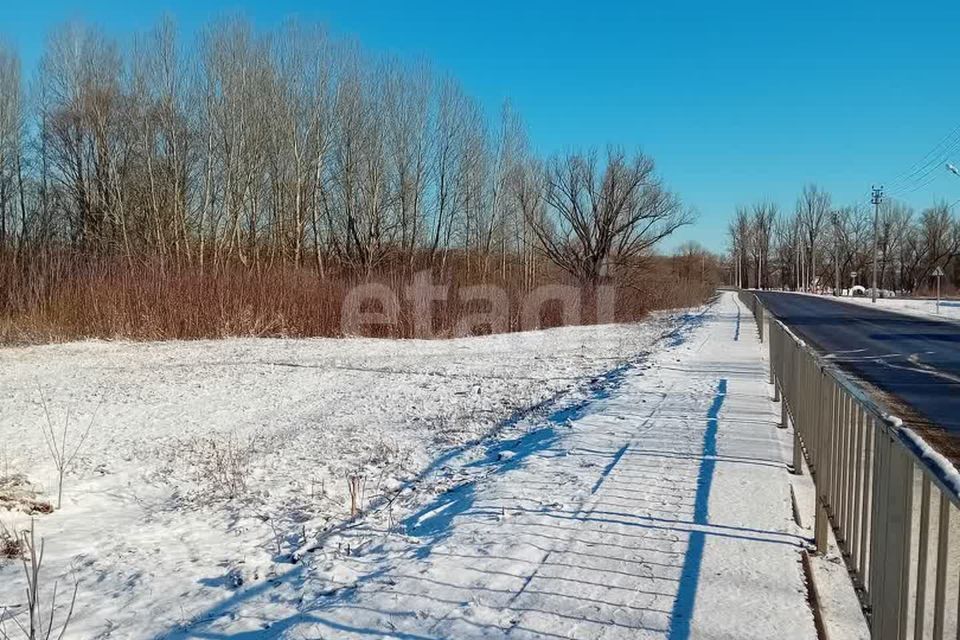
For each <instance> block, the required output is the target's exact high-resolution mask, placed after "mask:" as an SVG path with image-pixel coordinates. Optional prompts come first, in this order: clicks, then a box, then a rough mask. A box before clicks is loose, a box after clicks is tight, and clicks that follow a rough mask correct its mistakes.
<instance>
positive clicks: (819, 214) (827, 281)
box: [727, 184, 960, 293]
mask: <svg viewBox="0 0 960 640" xmlns="http://www.w3.org/2000/svg"><path fill="white" fill-rule="evenodd" d="M875 217H876V222H877V224H876V233H874V218H875ZM728 235H729V243H730V245H729V246H730V261H729V264H728V267H727V271H728V281H729V282H731V283H732V284H735V285H737V286H743V287H759V288H785V289H795V290H813V289H817V290H833V289H841V290H842V289H848V288H850V287H851V286H853V285H856V284H858V285H861V286H864V287H866V288H868V289H869V288H870V287H871V285H872V273H873V256H874V244H875V243H876V249H877V251H876V254H877V286H878V288H880V289H884V290H889V291H895V292H902V293H918V292H926V291H929V290H930V289H931V288H932V287H933V286H934V282H933V280H932V274H933V273H934V272H935V270H936V269H937V268H938V267H939V268H941V269H943V271H944V273H945V274H946V278H945V279H944V283H945V284H946V285H948V286H952V287H954V288H957V287H960V260H958V255H960V218H958V216H957V215H956V214H955V213H954V212H953V211H952V209H951V207H950V206H949V205H948V204H947V203H945V202H937V203H934V204H933V205H931V206H930V207H927V208H925V209H923V210H921V211H919V212H918V211H915V210H914V209H913V208H911V207H909V206H908V205H906V204H905V203H903V202H900V201H897V200H895V199H887V200H884V201H883V202H881V204H880V207H879V211H878V212H877V211H875V210H874V207H873V206H871V205H870V204H868V203H859V204H855V205H850V206H835V205H834V204H833V199H832V198H831V195H830V193H829V192H827V191H825V190H823V189H822V188H820V187H818V186H816V185H812V184H811V185H807V186H805V187H804V188H803V190H802V191H801V193H800V195H799V197H798V198H797V201H796V205H795V207H794V209H793V212H792V213H784V212H781V211H780V209H779V207H777V205H775V204H773V203H771V202H768V201H760V202H757V203H755V204H753V205H752V206H749V207H739V208H738V209H737V210H736V212H735V214H734V216H733V219H732V221H731V222H730V224H729V227H728Z"/></svg>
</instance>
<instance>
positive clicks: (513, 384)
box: [0, 314, 694, 638]
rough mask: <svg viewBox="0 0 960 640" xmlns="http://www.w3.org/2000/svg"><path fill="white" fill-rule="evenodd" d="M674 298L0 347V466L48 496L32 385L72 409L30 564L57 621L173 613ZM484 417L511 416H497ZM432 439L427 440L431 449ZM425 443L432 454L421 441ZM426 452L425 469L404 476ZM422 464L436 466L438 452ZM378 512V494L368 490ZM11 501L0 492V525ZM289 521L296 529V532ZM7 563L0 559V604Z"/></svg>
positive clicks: (496, 422)
mask: <svg viewBox="0 0 960 640" xmlns="http://www.w3.org/2000/svg"><path fill="white" fill-rule="evenodd" d="M692 317H694V316H693V315H682V314H673V315H671V314H662V315H658V316H654V317H652V318H650V319H649V320H648V321H646V322H644V323H641V324H637V325H607V326H600V327H570V328H563V329H555V330H548V331H540V332H531V333H524V334H511V335H499V336H490V337H482V338H469V339H461V340H448V341H385V340H384V341H381V340H363V339H356V340H225V341H198V342H169V343H154V344H140V343H108V342H81V343H71V344H63V345H50V346H41V347H26V348H13V349H4V350H0V389H3V394H2V395H0V475H2V476H3V477H7V478H10V477H17V474H24V475H25V476H26V480H27V481H28V482H29V484H24V483H23V482H21V483H20V486H19V488H18V489H19V491H20V493H21V494H26V495H29V494H31V493H32V492H34V491H35V492H36V493H37V495H36V499H38V500H41V501H49V502H55V501H56V496H55V493H56V491H55V486H56V472H55V469H54V468H53V464H52V462H51V460H50V456H49V454H48V452H47V450H46V447H45V444H44V438H43V435H42V425H43V424H45V417H44V411H43V408H42V405H41V402H40V397H41V393H42V394H43V396H44V397H45V398H46V403H47V405H48V407H49V409H50V414H51V418H52V424H53V425H54V429H55V430H57V431H58V432H59V429H60V428H61V426H62V424H63V423H64V421H65V420H66V419H67V414H68V413H69V424H70V425H71V426H70V429H71V431H70V433H69V434H68V441H70V442H75V441H77V440H78V438H79V436H80V435H81V434H82V433H83V431H84V429H85V428H86V425H87V424H89V422H90V420H91V419H92V425H93V426H92V427H91V429H90V432H89V436H88V438H87V439H86V441H85V442H84V444H83V447H82V449H81V451H80V454H79V456H78V459H77V462H76V464H75V466H74V467H75V468H73V469H72V471H71V473H69V474H68V475H67V478H66V481H65V489H64V498H63V507H62V509H59V510H57V511H55V512H54V513H53V514H50V515H39V516H37V518H36V527H37V533H38V535H42V536H43V537H44V538H45V539H46V546H47V550H46V555H45V560H44V566H45V570H44V571H45V575H47V576H48V580H49V581H51V582H52V580H54V579H59V580H60V581H61V583H67V584H72V582H73V581H74V580H77V581H79V585H80V587H79V596H78V604H77V611H76V614H75V617H74V622H73V625H72V627H71V630H70V633H68V637H77V638H97V637H100V638H105V637H114V638H151V637H156V636H158V635H162V634H164V633H165V632H168V631H170V630H172V629H178V628H186V627H189V625H190V624H191V622H193V621H196V620H197V619H198V618H202V617H203V616H204V615H205V612H209V611H210V610H211V609H214V608H216V606H217V604H218V603H219V602H221V601H222V600H224V599H228V598H230V597H232V596H233V595H235V593H237V591H236V590H237V588H238V587H239V589H240V590H241V591H244V592H246V591H249V590H257V589H261V588H267V587H268V586H269V585H272V584H274V583H275V582H276V580H277V579H279V578H278V576H280V575H282V574H284V573H286V572H288V570H289V569H290V567H291V566H292V565H291V564H290V562H291V556H292V555H293V554H294V552H295V551H297V550H302V548H304V547H310V546H311V545H312V544H313V541H316V540H318V539H320V538H321V537H322V536H323V533H324V532H325V531H328V530H330V529H333V528H336V527H340V526H342V525H343V524H344V522H345V521H347V520H348V519H349V518H350V507H349V505H350V498H349V494H348V481H347V476H349V475H352V476H355V477H357V478H358V481H357V482H358V488H359V494H360V495H358V496H357V498H358V501H360V502H362V504H361V505H359V506H361V507H363V508H370V507H371V505H374V506H375V505H383V504H384V503H385V502H386V501H387V500H389V499H391V498H392V499H395V500H397V498H396V496H397V492H398V490H401V489H402V491H401V492H400V493H401V494H402V495H400V498H399V500H398V502H399V501H404V500H408V499H410V496H414V495H418V494H420V493H424V492H425V491H426V492H428V493H431V495H432V489H431V487H432V486H437V485H439V486H444V485H445V484H447V483H449V482H452V480H451V479H450V478H448V477H446V476H445V475H444V473H445V472H444V471H442V469H443V468H444V466H445V463H446V461H448V460H452V459H453V458H454V457H458V458H459V459H462V460H469V459H470V458H471V457H473V458H476V457H478V456H482V455H484V451H483V450H482V448H481V447H468V448H466V449H465V450H461V449H460V448H461V447H463V445H466V444H468V443H472V442H476V441H477V440H478V439H480V438H483V437H485V436H487V435H489V434H490V433H491V432H493V431H495V430H496V429H497V427H498V426H502V425H503V423H504V420H506V419H508V418H510V417H511V416H513V415H514V414H515V413H516V412H517V411H518V410H521V409H524V408H530V407H535V406H537V405H539V404H541V403H548V404H550V406H551V407H552V409H553V410H556V409H558V408H560V407H563V406H571V405H575V404H576V403H577V402H579V401H580V400H581V399H582V398H583V397H585V396H586V395H589V394H591V393H594V392H595V387H596V385H597V384H599V382H595V383H594V385H593V387H594V389H591V380H592V379H594V378H596V376H599V375H601V374H603V373H605V372H609V371H612V370H616V369H617V368H618V367H621V366H622V365H624V364H625V363H627V362H630V361H634V360H635V359H636V358H637V356H638V355H639V354H642V353H644V352H647V351H649V350H650V349H652V348H653V347H654V345H655V343H656V342H657V341H658V339H660V338H661V337H663V336H664V335H665V334H670V333H671V332H672V331H674V330H675V329H676V327H677V326H678V325H683V324H684V323H688V322H690V321H691V318H692ZM507 427H508V428H507V429H505V430H504V435H505V436H506V435H509V434H510V433H512V432H514V431H516V430H518V429H521V428H522V425H521V424H520V423H519V421H513V422H510V421H508V423H507ZM445 452H446V453H445ZM441 454H445V455H443V456H442V455H441ZM428 470H432V471H433V473H431V474H429V476H428V478H427V479H426V480H421V476H422V475H423V474H424V473H425V472H426V471H428ZM438 470H439V471H438ZM381 513H387V514H388V515H387V516H385V517H388V518H389V517H392V516H390V515H389V513H392V506H391V508H382V509H381ZM26 519H27V516H26V515H25V514H24V513H22V512H19V511H10V510H3V509H0V521H2V523H3V524H4V525H5V526H7V527H8V528H11V529H12V528H16V527H22V526H24V524H25V522H26ZM305 541H306V544H305ZM20 571H21V569H20V567H19V566H18V565H17V564H16V563H13V562H10V561H2V560H0V610H2V609H3V608H9V609H10V610H12V611H16V610H17V606H18V605H19V604H21V600H22V593H23V582H22V576H21V575H20Z"/></svg>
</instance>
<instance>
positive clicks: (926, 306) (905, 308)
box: [837, 297, 960, 320]
mask: <svg viewBox="0 0 960 640" xmlns="http://www.w3.org/2000/svg"><path fill="white" fill-rule="evenodd" d="M837 299H838V300H841V301H843V302H849V303H851V304H860V305H868V306H872V305H873V302H871V301H870V298H861V297H853V298H851V297H842V298H837ZM876 307H877V308H878V309H886V310H889V311H897V312H899V313H906V314H909V315H912V316H918V317H920V318H927V319H930V320H960V300H941V301H940V313H939V314H938V313H937V301H936V300H927V299H921V298H878V299H877V302H876Z"/></svg>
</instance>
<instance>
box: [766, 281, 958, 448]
mask: <svg viewBox="0 0 960 640" xmlns="http://www.w3.org/2000/svg"><path fill="white" fill-rule="evenodd" d="M759 296H760V299H761V301H762V302H763V305H764V306H765V307H766V308H767V309H768V310H769V311H770V312H771V313H773V314H774V315H775V316H777V317H778V318H779V319H780V320H782V321H783V322H784V323H786V324H787V325H788V326H789V327H790V328H791V329H792V330H793V331H794V333H796V334H797V335H799V336H801V337H802V338H803V339H804V340H806V341H808V342H809V343H811V344H813V345H814V346H816V347H818V348H819V349H820V350H821V351H822V352H824V353H825V354H828V356H829V357H831V358H832V359H834V361H835V362H836V363H837V364H838V365H839V366H840V367H842V368H843V369H844V370H846V371H848V372H849V373H851V374H853V375H854V376H856V377H858V378H860V379H862V380H864V381H866V382H868V383H869V384H871V385H873V386H874V387H876V388H877V389H879V390H880V391H882V392H883V393H885V394H887V395H888V396H890V398H889V400H892V401H893V402H894V403H895V404H900V405H902V407H901V408H906V409H907V410H908V411H907V414H908V415H906V416H904V417H905V418H906V419H907V420H908V421H910V420H912V421H914V422H917V421H919V422H923V421H927V422H929V423H932V425H934V426H937V427H940V428H942V429H944V430H945V431H946V432H948V436H947V437H946V438H945V442H943V443H942V444H944V445H946V446H947V448H948V449H949V450H948V451H944V453H945V454H947V455H949V456H950V457H951V458H954V459H955V460H956V459H957V454H958V453H960V325H958V324H957V323H953V322H938V321H935V320H925V319H923V318H918V317H911V316H906V315H902V314H899V313H891V312H889V311H881V310H879V309H874V308H870V307H865V306H859V305H852V304H848V303H845V302H838V301H835V300H831V299H829V298H821V297H817V296H810V295H799V294H793V293H780V292H761V293H759ZM910 413H913V414H914V415H909V414H910Z"/></svg>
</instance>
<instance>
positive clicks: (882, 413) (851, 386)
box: [751, 292, 960, 508]
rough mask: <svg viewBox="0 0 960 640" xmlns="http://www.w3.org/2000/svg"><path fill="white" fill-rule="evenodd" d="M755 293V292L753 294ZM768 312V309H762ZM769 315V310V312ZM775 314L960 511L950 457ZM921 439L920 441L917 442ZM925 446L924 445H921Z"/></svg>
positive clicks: (958, 476) (957, 476)
mask: <svg viewBox="0 0 960 640" xmlns="http://www.w3.org/2000/svg"><path fill="white" fill-rule="evenodd" d="M751 293H752V292H751ZM752 296H753V298H754V301H755V302H754V304H757V305H759V306H761V307H763V302H762V301H761V300H760V297H759V296H758V295H757V294H756V293H752ZM763 308H764V309H766V307H763ZM768 313H769V311H768ZM771 315H772V318H771V319H772V320H774V321H775V322H776V323H777V325H779V326H780V327H781V328H782V329H783V330H784V331H785V332H786V333H787V335H789V336H790V337H791V338H792V339H793V340H795V341H796V342H797V343H798V344H799V345H800V346H801V347H802V348H804V349H806V350H807V351H808V353H809V354H810V355H811V356H812V357H813V359H814V360H815V362H816V363H817V365H818V366H819V367H820V369H821V370H822V371H823V372H824V373H826V374H828V375H830V376H831V377H832V378H833V379H834V380H835V381H836V382H837V383H838V384H839V385H840V386H842V387H843V388H844V389H845V390H846V391H847V392H848V393H849V394H850V395H851V396H853V397H854V398H855V399H856V400H857V402H858V403H859V404H860V405H861V406H862V407H863V408H864V409H866V410H867V411H868V412H869V413H871V414H872V415H873V416H874V417H875V418H877V419H879V423H878V424H880V425H882V426H883V428H885V429H886V430H887V431H888V432H889V433H890V434H891V435H894V436H896V439H897V441H898V442H899V443H900V444H901V445H902V446H903V447H904V448H905V449H906V451H907V454H908V455H909V456H910V457H911V458H912V459H913V461H914V462H915V463H916V464H917V466H918V467H919V468H920V469H922V470H923V472H924V473H925V474H926V475H927V476H929V478H930V480H932V481H933V482H934V483H936V485H937V486H938V487H939V488H940V490H941V491H943V492H944V494H945V495H946V496H947V497H948V498H949V499H950V501H951V502H952V503H953V504H954V505H955V506H957V507H958V508H960V472H958V471H957V469H956V467H955V466H954V465H953V463H951V462H950V461H949V460H948V459H947V458H945V457H944V456H942V455H941V454H939V453H937V452H936V450H934V449H933V447H931V446H930V444H929V443H928V442H927V441H926V440H924V439H923V436H921V435H920V434H918V433H916V432H915V431H913V430H912V429H908V428H907V427H905V426H904V425H903V420H902V419H901V418H900V417H898V416H896V415H894V414H893V413H892V412H890V411H886V410H885V407H883V406H882V405H881V404H880V403H879V402H878V401H877V400H875V399H874V398H873V396H871V395H870V394H869V393H868V391H867V390H866V389H865V388H864V387H863V383H861V382H859V381H856V380H855V379H854V378H852V377H851V376H850V375H849V374H847V373H846V372H845V371H843V370H842V369H840V367H838V366H837V365H836V363H834V362H831V361H830V360H828V359H827V358H826V356H824V355H823V354H821V353H819V352H818V351H817V349H816V348H814V347H813V346H812V345H811V344H810V343H809V342H807V341H806V340H804V339H803V338H801V337H800V336H798V335H797V334H796V333H794V332H793V331H792V330H791V329H790V327H788V326H787V325H786V324H785V323H784V322H783V321H782V320H780V319H779V318H777V317H776V315H773V314H771ZM904 430H909V432H910V434H912V437H911V436H906V435H904V434H903V433H901V432H902V431H904ZM917 439H919V442H917ZM920 443H922V446H921V445H920ZM927 450H929V452H932V453H936V456H929V455H927V456H924V455H920V454H919V453H918V452H919V451H927Z"/></svg>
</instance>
